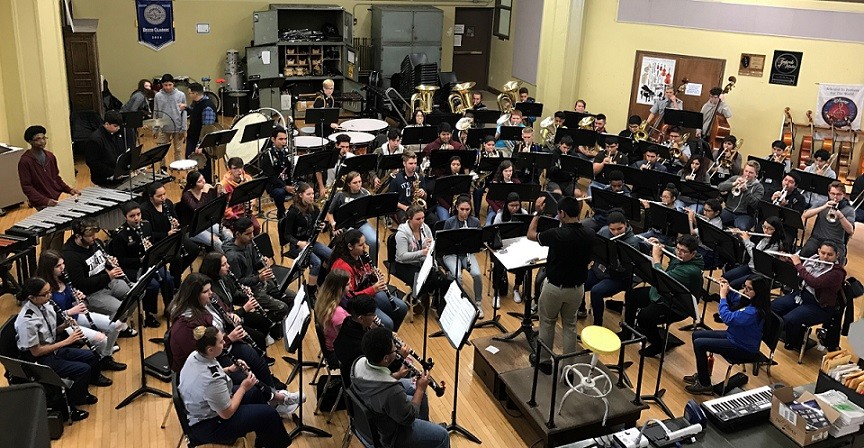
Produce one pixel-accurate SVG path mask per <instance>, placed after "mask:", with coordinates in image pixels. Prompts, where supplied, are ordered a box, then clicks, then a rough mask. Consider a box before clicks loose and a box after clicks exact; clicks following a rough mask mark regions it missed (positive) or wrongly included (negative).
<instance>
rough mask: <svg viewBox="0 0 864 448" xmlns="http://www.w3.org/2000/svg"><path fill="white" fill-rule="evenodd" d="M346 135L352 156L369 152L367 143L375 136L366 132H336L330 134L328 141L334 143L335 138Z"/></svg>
mask: <svg viewBox="0 0 864 448" xmlns="http://www.w3.org/2000/svg"><path fill="white" fill-rule="evenodd" d="M338 135H347V136H348V138H350V139H351V146H352V147H353V148H354V154H356V155H358V156H359V155H362V154H366V153H367V152H369V143H371V142H372V141H373V140H375V136H374V135H372V134H369V133H366V132H337V133H335V134H330V136H329V137H327V138H328V139H330V141H331V142H333V143H336V136H338Z"/></svg>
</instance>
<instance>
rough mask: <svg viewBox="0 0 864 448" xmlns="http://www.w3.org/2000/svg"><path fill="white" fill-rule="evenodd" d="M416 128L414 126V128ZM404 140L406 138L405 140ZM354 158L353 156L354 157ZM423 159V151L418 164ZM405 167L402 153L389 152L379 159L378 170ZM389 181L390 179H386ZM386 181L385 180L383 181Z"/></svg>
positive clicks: (419, 154)
mask: <svg viewBox="0 0 864 448" xmlns="http://www.w3.org/2000/svg"><path fill="white" fill-rule="evenodd" d="M412 129H414V128H412ZM403 141H404V140H403ZM352 158H353V157H352ZM422 159H423V153H422V152H418V153H417V165H418V166H419V165H420V161H421V160H422ZM402 168H403V165H402V154H387V155H384V156H381V157H380V158H379V159H378V170H379V171H390V170H400V169H402ZM385 180H386V181H388V182H389V179H385ZM382 182H384V181H382Z"/></svg>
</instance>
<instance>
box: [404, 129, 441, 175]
mask: <svg viewBox="0 0 864 448" xmlns="http://www.w3.org/2000/svg"><path fill="white" fill-rule="evenodd" d="M436 138H438V128H435V127H432V126H412V127H406V128H405V129H402V144H403V145H426V144H429V143H432V142H433V141H435V139H436ZM400 160H401V159H400ZM400 166H401V165H400Z"/></svg>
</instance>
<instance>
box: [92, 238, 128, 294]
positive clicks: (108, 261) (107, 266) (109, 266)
mask: <svg viewBox="0 0 864 448" xmlns="http://www.w3.org/2000/svg"><path fill="white" fill-rule="evenodd" d="M93 244H95V245H96V247H97V248H98V249H99V250H100V251H102V253H103V254H105V269H107V270H109V271H110V270H112V269H114V268H115V267H117V265H116V264H114V262H113V261H111V259H110V257H111V256H110V255H108V251H106V250H105V246H103V245H102V242H101V241H99V240H93ZM120 279H121V280H123V281H124V282H126V286H128V287H129V289H132V281H131V280H129V277H128V276H126V273H125V272H124V273H123V275H122V276H121V277H120Z"/></svg>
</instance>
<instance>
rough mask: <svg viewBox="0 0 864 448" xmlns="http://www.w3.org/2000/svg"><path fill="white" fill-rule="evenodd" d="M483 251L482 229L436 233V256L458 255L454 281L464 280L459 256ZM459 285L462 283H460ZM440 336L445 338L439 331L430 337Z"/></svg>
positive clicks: (476, 299)
mask: <svg viewBox="0 0 864 448" xmlns="http://www.w3.org/2000/svg"><path fill="white" fill-rule="evenodd" d="M482 250H483V230H482V229H479V228H463V229H451V230H439V231H438V232H436V233H435V255H436V256H437V255H440V256H441V257H442V259H443V257H445V256H447V255H456V272H451V274H452V275H453V278H454V279H461V278H462V265H461V264H460V263H459V255H466V254H476V253H477V252H480V251H482ZM478 263H479V261H478ZM459 283H462V282H461V281H460V282H459ZM482 299H483V298H482V297H475V298H474V301H479V300H482ZM445 309H446V306H445ZM439 336H444V332H443V331H440V330H439V331H436V332H434V333H432V334H430V335H429V337H431V338H436V337H439Z"/></svg>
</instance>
